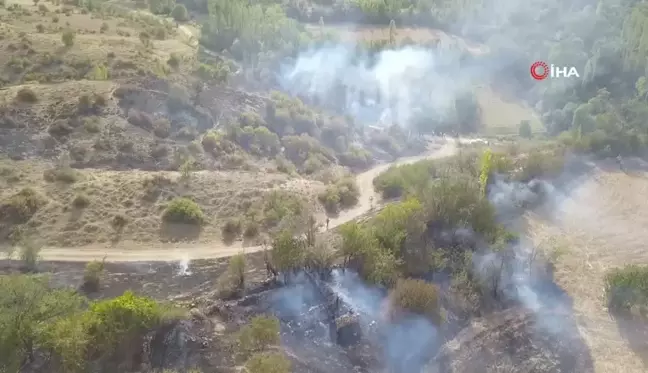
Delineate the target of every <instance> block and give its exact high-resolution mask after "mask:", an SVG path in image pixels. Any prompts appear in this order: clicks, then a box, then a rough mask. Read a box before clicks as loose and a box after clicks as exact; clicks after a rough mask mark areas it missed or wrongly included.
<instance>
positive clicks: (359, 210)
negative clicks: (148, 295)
mask: <svg viewBox="0 0 648 373" xmlns="http://www.w3.org/2000/svg"><path fill="white" fill-rule="evenodd" d="M455 152H456V145H455V143H454V142H452V141H448V140H445V141H443V142H440V143H438V145H437V147H436V149H432V150H429V151H428V152H426V153H424V154H422V155H420V156H416V157H408V158H401V159H399V160H397V161H395V162H392V163H387V164H381V165H378V166H376V167H374V168H372V169H370V170H368V171H365V172H363V173H361V174H358V175H357V176H356V182H357V183H358V188H359V189H360V198H359V201H358V204H357V205H356V206H355V207H353V208H352V209H349V210H345V211H343V212H341V213H340V215H339V216H338V217H336V218H334V219H331V221H330V223H329V228H335V227H338V226H340V225H342V224H344V223H346V222H349V221H351V220H354V219H357V218H358V217H360V216H362V215H364V214H366V213H367V212H369V210H370V209H371V207H372V206H371V205H372V202H371V201H372V199H373V201H376V202H378V201H379V200H380V196H379V195H378V194H377V193H376V192H375V190H374V188H373V179H374V178H375V177H376V176H378V175H379V174H380V173H382V172H383V171H385V170H386V169H388V168H389V167H390V166H393V165H400V164H408V163H413V162H416V161H419V160H423V159H432V158H443V157H448V156H451V155H453V154H455ZM261 250H263V247H262V246H248V247H245V246H243V244H242V243H241V242H240V241H239V242H236V243H234V244H232V245H226V244H224V243H223V242H214V243H213V244H211V245H204V244H200V245H199V244H188V243H187V244H156V245H155V247H151V246H150V244H149V245H146V244H142V243H119V244H117V245H116V246H101V245H92V246H82V247H69V248H60V247H45V248H43V250H42V251H41V253H40V256H41V260H47V261H65V262H87V261H91V260H101V259H103V258H104V257H105V260H106V261H109V262H136V261H180V260H187V259H214V258H225V257H229V256H232V255H236V254H237V253H240V252H241V251H243V252H245V253H252V252H256V251H261Z"/></svg>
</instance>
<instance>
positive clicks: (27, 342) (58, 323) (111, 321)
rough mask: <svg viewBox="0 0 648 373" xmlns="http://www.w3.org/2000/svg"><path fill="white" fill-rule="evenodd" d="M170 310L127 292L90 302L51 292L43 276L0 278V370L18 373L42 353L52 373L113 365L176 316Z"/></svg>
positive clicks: (56, 291)
mask: <svg viewBox="0 0 648 373" xmlns="http://www.w3.org/2000/svg"><path fill="white" fill-rule="evenodd" d="M170 311H171V309H168V308H166V307H164V306H162V305H160V304H159V303H157V302H155V301H153V300H152V299H149V298H144V297H139V296H136V295H134V294H133V293H131V292H126V293H124V294H123V295H122V296H119V297H117V298H113V299H108V300H101V301H96V302H90V301H89V300H87V299H86V298H84V297H83V296H81V295H78V294H76V293H75V292H73V291H69V290H65V289H52V288H50V286H49V284H48V281H47V279H46V278H43V277H33V276H25V275H12V276H0V350H2V356H3V358H2V359H0V370H2V371H6V372H17V371H19V370H20V367H23V366H25V365H26V364H30V363H34V362H35V361H36V359H37V358H40V357H41V356H43V355H47V356H49V359H47V364H48V367H49V368H50V369H51V371H65V372H83V371H86V369H87V365H88V364H89V363H90V362H91V361H102V360H103V359H104V358H106V359H108V360H105V361H104V363H109V362H110V358H115V361H117V362H118V361H119V360H120V358H123V356H122V355H120V353H124V352H125V351H126V350H128V349H133V348H136V344H137V343H139V342H140V337H141V336H142V333H145V332H147V331H149V330H150V329H152V328H155V327H158V326H160V325H162V324H163V323H165V322H166V321H168V320H170V319H171V318H172V317H175V315H178V314H177V313H175V312H170ZM133 343H135V344H133Z"/></svg>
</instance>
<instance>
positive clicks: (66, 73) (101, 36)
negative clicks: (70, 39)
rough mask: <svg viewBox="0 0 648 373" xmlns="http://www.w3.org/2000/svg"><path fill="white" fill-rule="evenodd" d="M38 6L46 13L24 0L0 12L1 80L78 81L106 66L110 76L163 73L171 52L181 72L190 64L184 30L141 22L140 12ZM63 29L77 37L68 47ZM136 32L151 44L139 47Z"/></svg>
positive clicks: (193, 50) (192, 53)
mask: <svg viewBox="0 0 648 373" xmlns="http://www.w3.org/2000/svg"><path fill="white" fill-rule="evenodd" d="M14 3H16V4H21V7H22V8H21V10H15V9H14V10H11V11H10V10H8V9H7V8H8V7H11V5H12V4H14ZM40 4H42V5H45V6H46V7H47V8H48V12H46V13H41V12H40V11H39V8H38V7H37V6H34V5H33V3H32V2H29V3H27V2H24V1H21V2H16V1H9V2H7V6H6V7H5V8H2V9H0V20H1V21H2V22H1V23H0V25H1V26H0V51H1V52H2V53H0V65H2V66H8V65H7V64H10V65H11V66H12V68H10V69H6V70H5V73H4V74H3V75H5V76H4V79H5V80H6V81H10V82H12V83H23V82H25V81H29V80H37V81H43V80H46V79H49V80H52V81H60V80H65V79H66V78H67V79H69V78H76V79H78V76H76V75H77V74H79V73H81V74H83V71H85V70H89V69H91V68H92V66H95V65H100V64H101V65H105V66H107V67H108V71H109V73H110V75H111V77H112V78H115V77H118V76H123V75H137V74H141V73H142V72H145V71H153V72H155V73H156V74H167V75H168V73H169V72H168V71H165V70H168V69H167V66H166V61H167V60H168V59H169V57H170V56H171V53H174V54H176V55H178V56H180V57H181V59H182V60H183V62H184V63H183V64H181V68H182V70H186V69H188V68H190V67H191V66H192V64H193V62H194V61H195V54H196V48H195V45H194V46H190V45H189V44H188V43H187V40H186V39H187V35H186V32H184V31H183V32H180V31H178V29H176V28H173V27H170V26H169V27H166V28H165V27H164V26H162V25H161V24H160V25H158V26H155V22H151V21H150V20H149V21H146V20H145V19H144V16H143V15H140V14H139V13H135V12H131V13H126V14H125V16H124V17H122V18H120V17H117V16H114V15H110V14H109V13H103V14H98V13H86V14H82V11H81V10H80V9H79V8H73V7H69V6H66V7H67V8H68V9H71V10H72V12H71V13H64V12H61V10H62V9H63V7H62V6H60V5H53V4H51V3H46V2H41V3H40ZM57 11H58V13H57ZM126 12H127V11H126ZM68 14H69V15H68ZM37 26H38V27H40V28H41V30H39V31H40V32H39V31H37ZM162 29H166V32H165V33H166V35H165V37H164V39H163V40H157V39H156V37H155V33H156V31H159V30H162ZM64 30H72V31H74V33H75V34H76V38H75V42H74V45H72V46H71V47H69V48H66V47H65V46H64V45H63V43H62V41H61V34H62V32H63V31H64ZM141 32H146V33H148V34H149V35H151V40H152V46H150V47H148V48H146V47H145V46H144V45H143V43H142V41H141V40H140V37H139V35H140V33H141ZM21 65H22V66H21ZM57 75H58V79H56V78H57Z"/></svg>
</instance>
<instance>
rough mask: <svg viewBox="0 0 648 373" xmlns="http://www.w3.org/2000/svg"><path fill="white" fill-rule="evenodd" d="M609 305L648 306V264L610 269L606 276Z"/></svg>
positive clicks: (618, 306)
mask: <svg viewBox="0 0 648 373" xmlns="http://www.w3.org/2000/svg"><path fill="white" fill-rule="evenodd" d="M605 291H606V295H607V299H608V306H609V307H610V308H611V309H614V310H630V309H631V308H632V307H635V306H636V307H639V308H644V307H647V306H648V266H638V265H628V266H625V267H623V268H617V269H613V270H611V271H609V272H608V273H607V274H606V276H605Z"/></svg>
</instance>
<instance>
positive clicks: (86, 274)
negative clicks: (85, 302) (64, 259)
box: [83, 260, 105, 292]
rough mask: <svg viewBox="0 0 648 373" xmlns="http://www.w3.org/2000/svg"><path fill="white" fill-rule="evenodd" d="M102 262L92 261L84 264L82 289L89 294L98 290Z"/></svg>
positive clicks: (102, 268)
mask: <svg viewBox="0 0 648 373" xmlns="http://www.w3.org/2000/svg"><path fill="white" fill-rule="evenodd" d="M104 267H105V266H104V262H100V261H98V260H93V261H91V262H89V263H88V264H86V266H85V270H84V271H83V289H84V290H86V291H89V292H94V291H98V290H99V285H100V283H101V275H102V274H103V271H104Z"/></svg>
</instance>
